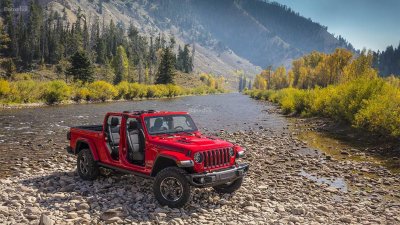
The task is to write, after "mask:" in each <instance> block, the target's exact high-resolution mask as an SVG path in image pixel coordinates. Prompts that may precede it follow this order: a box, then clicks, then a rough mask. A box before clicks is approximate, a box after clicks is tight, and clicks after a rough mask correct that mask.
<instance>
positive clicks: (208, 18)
mask: <svg viewBox="0 0 400 225" xmlns="http://www.w3.org/2000/svg"><path fill="white" fill-rule="evenodd" d="M16 2H17V1H16ZM18 2H19V3H20V4H27V0H20V1H18ZM40 3H41V4H42V5H45V6H46V7H47V8H48V9H49V10H57V11H60V12H61V11H63V9H64V8H65V9H66V12H67V15H68V17H69V20H71V22H73V21H74V19H76V16H75V14H76V13H77V11H78V9H79V8H80V9H82V11H83V13H84V14H86V15H87V16H88V18H89V22H90V21H93V20H94V18H95V17H98V18H100V20H102V21H104V22H105V23H108V22H109V21H110V20H111V19H112V20H114V22H116V23H122V24H125V26H126V27H128V24H129V23H133V24H134V25H135V26H136V27H137V28H138V29H139V31H140V32H141V33H142V34H144V35H147V36H150V35H154V34H157V33H159V32H161V33H163V34H164V35H165V36H171V35H173V36H175V37H176V42H177V44H178V45H179V44H180V45H183V44H185V43H190V44H194V45H195V48H196V49H195V50H196V54H195V61H194V64H195V71H197V72H211V73H214V74H217V75H224V76H226V77H227V78H230V79H231V80H232V81H233V80H235V79H236V78H235V77H234V76H232V75H233V74H235V73H234V71H236V70H243V71H244V73H245V74H248V75H249V76H253V75H254V74H256V73H258V72H260V70H261V68H264V67H266V66H270V65H271V66H273V67H277V66H280V65H285V66H287V67H289V66H290V63H291V61H292V60H293V59H294V58H297V57H300V56H302V55H304V54H307V53H309V52H311V51H313V50H316V51H322V52H332V51H333V50H334V49H335V48H338V47H344V48H348V49H351V50H353V49H352V46H351V45H349V44H348V43H347V42H346V41H345V40H344V39H342V38H336V37H334V36H333V35H332V34H330V33H329V32H327V28H326V27H324V26H321V25H320V24H318V23H315V22H313V21H311V20H309V19H306V18H304V17H302V16H300V15H299V14H297V13H295V12H294V11H292V10H291V9H289V8H287V7H285V6H282V5H279V4H277V3H270V2H265V1H261V0H217V1H216V0H201V1H199V0H113V1H111V0H79V1H77V0H40Z"/></svg>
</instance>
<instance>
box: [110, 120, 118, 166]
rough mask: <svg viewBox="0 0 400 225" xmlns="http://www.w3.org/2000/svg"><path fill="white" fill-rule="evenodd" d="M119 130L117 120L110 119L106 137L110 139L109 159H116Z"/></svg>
mask: <svg viewBox="0 0 400 225" xmlns="http://www.w3.org/2000/svg"><path fill="white" fill-rule="evenodd" d="M119 130H120V125H119V118H117V117H112V118H111V124H110V127H109V129H108V136H109V138H110V146H111V157H112V158H114V159H117V158H118V146H119V140H120V134H119Z"/></svg>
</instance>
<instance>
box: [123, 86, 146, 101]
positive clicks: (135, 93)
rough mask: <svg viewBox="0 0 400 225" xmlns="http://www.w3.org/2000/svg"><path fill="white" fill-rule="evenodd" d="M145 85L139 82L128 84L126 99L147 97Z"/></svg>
mask: <svg viewBox="0 0 400 225" xmlns="http://www.w3.org/2000/svg"><path fill="white" fill-rule="evenodd" d="M147 94H148V93H147V86H146V85H144V84H139V83H130V84H129V94H128V99H133V98H144V97H147Z"/></svg>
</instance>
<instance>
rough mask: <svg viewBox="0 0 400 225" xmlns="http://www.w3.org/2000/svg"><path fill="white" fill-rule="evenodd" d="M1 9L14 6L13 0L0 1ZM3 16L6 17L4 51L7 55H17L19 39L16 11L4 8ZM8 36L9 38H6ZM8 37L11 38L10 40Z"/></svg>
mask: <svg viewBox="0 0 400 225" xmlns="http://www.w3.org/2000/svg"><path fill="white" fill-rule="evenodd" d="M0 7H1V8H0V9H5V8H12V1H11V0H2V3H0ZM1 16H2V17H3V19H4V24H3V25H4V28H3V29H4V31H3V33H2V34H3V35H4V36H3V38H4V39H3V43H2V45H3V53H4V54H5V55H6V56H16V51H15V50H16V49H17V46H16V44H17V41H16V35H15V26H14V22H13V18H14V12H13V11H12V10H3V11H2V14H1ZM6 37H7V39H6ZM8 39H10V40H9V41H8Z"/></svg>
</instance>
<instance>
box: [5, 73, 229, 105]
mask: <svg viewBox="0 0 400 225" xmlns="http://www.w3.org/2000/svg"><path fill="white" fill-rule="evenodd" d="M222 92H224V90H223V89H216V88H211V87H209V86H207V85H202V86H199V87H196V88H184V87H181V86H178V85H173V84H167V85H164V84H157V85H145V84H139V83H128V82H121V83H119V84H118V85H112V84H110V83H108V82H106V81H95V82H93V83H86V84H84V83H79V82H76V83H66V82H64V81H62V80H53V81H35V80H30V79H28V80H19V81H7V80H0V103H1V104H3V105H12V104H29V103H45V104H48V105H52V104H58V103H63V102H70V101H71V100H72V101H75V102H80V101H89V102H96V101H103V102H104V101H107V100H121V99H123V100H132V99H138V98H139V99H146V98H164V97H176V96H182V95H204V94H215V93H222Z"/></svg>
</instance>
